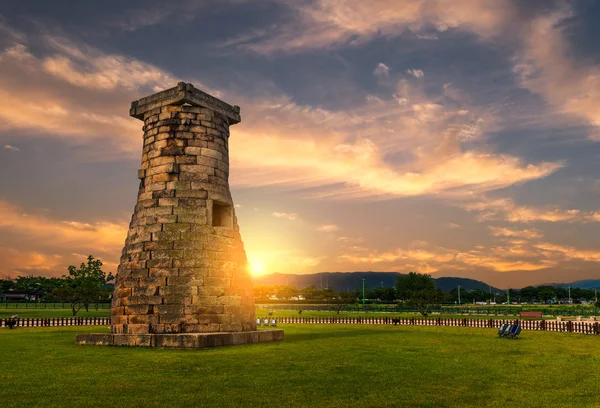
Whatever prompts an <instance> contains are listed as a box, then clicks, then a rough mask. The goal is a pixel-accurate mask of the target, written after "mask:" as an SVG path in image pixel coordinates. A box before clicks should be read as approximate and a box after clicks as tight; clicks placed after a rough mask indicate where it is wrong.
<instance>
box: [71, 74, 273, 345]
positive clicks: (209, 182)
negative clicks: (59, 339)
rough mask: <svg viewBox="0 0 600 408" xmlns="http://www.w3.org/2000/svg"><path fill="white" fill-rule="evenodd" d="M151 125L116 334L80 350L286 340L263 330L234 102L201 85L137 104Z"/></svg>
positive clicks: (90, 337) (115, 304)
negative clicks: (234, 172)
mask: <svg viewBox="0 0 600 408" xmlns="http://www.w3.org/2000/svg"><path fill="white" fill-rule="evenodd" d="M130 116H132V117H134V118H137V119H140V120H142V121H143V122H144V126H143V131H144V143H143V150H142V160H141V167H140V169H139V170H138V178H139V179H140V187H139V191H138V197H137V204H136V206H135V211H134V213H133V216H132V218H131V223H130V224H129V231H128V233H127V239H126V241H125V246H124V248H123V252H122V256H121V260H120V263H119V268H118V270H117V280H116V283H115V288H114V292H113V298H112V308H111V334H82V335H78V336H77V342H78V343H79V344H96V345H127V346H140V347H174V348H203V347H210V346H219V345H233V344H243V343H254V342H259V341H272V340H282V339H283V331H282V330H259V331H257V330H256V319H255V313H254V298H253V293H252V281H251V279H250V275H249V271H248V261H247V258H246V252H245V250H244V245H243V242H242V239H241V236H240V233H239V227H238V224H237V217H236V216H235V208H234V205H233V200H232V197H231V193H230V191H229V126H230V125H233V124H237V123H239V122H240V121H241V117H240V108H239V106H232V105H229V104H227V103H225V102H223V101H221V100H219V99H217V98H215V97H213V96H211V95H209V94H207V93H205V92H202V91H201V90H199V89H196V88H194V86H193V85H192V84H189V83H185V82H180V83H178V85H177V86H176V87H173V88H170V89H167V90H165V91H162V92H158V93H156V94H153V95H150V96H147V97H145V98H141V99H139V100H137V101H134V102H132V104H131V110H130Z"/></svg>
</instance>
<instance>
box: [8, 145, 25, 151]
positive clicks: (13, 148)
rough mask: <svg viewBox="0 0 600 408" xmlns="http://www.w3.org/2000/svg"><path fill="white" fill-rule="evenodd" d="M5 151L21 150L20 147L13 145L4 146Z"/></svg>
mask: <svg viewBox="0 0 600 408" xmlns="http://www.w3.org/2000/svg"><path fill="white" fill-rule="evenodd" d="M4 150H8V151H11V152H18V151H20V150H21V149H19V148H18V147H14V146H11V145H4Z"/></svg>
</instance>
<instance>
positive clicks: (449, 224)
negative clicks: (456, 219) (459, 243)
mask: <svg viewBox="0 0 600 408" xmlns="http://www.w3.org/2000/svg"><path fill="white" fill-rule="evenodd" d="M446 227H448V228H450V229H453V228H460V225H458V224H456V223H453V222H449V223H447V224H446Z"/></svg>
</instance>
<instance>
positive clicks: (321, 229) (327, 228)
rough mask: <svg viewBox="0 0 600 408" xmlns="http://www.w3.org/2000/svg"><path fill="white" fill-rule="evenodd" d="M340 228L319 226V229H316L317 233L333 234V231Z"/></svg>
mask: <svg viewBox="0 0 600 408" xmlns="http://www.w3.org/2000/svg"><path fill="white" fill-rule="evenodd" d="M339 230H340V227H338V226H337V225H333V224H330V225H321V226H319V227H317V231H321V232H335V231H339Z"/></svg>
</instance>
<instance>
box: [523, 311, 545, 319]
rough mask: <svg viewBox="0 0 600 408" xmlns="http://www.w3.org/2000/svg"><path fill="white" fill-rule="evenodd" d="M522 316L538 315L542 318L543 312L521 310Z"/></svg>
mask: <svg viewBox="0 0 600 408" xmlns="http://www.w3.org/2000/svg"><path fill="white" fill-rule="evenodd" d="M520 315H521V317H537V318H539V319H541V318H542V312H521V313H520Z"/></svg>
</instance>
